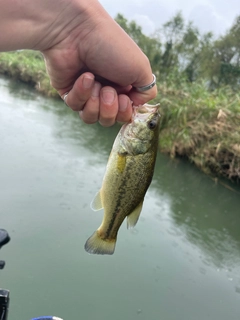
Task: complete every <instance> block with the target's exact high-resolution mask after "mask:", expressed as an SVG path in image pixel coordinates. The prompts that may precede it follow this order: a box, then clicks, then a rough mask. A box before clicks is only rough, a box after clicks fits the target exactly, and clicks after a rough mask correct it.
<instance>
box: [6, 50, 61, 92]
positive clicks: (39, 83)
mask: <svg viewBox="0 0 240 320" xmlns="http://www.w3.org/2000/svg"><path fill="white" fill-rule="evenodd" d="M0 73H2V74H6V75H8V76H10V77H12V78H15V79H18V80H21V81H23V82H25V83H28V84H29V85H31V86H33V87H35V89H36V90H37V91H39V92H41V93H43V94H44V95H47V96H49V97H58V93H57V92H56V90H54V89H53V88H52V87H51V85H50V81H49V78H48V75H47V72H46V69H45V63H44V60H43V56H42V55H41V53H40V52H37V51H30V50H21V51H14V52H3V53H0Z"/></svg>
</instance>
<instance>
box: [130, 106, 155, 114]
mask: <svg viewBox="0 0 240 320" xmlns="http://www.w3.org/2000/svg"><path fill="white" fill-rule="evenodd" d="M159 106H160V103H157V104H148V103H145V104H140V105H139V106H134V107H133V108H134V113H141V114H144V113H155V112H156V111H158V109H159Z"/></svg>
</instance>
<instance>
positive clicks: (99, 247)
mask: <svg viewBox="0 0 240 320" xmlns="http://www.w3.org/2000/svg"><path fill="white" fill-rule="evenodd" d="M115 245H116V239H115V240H107V239H106V240H103V239H101V238H100V237H99V235H98V232H97V231H95V232H94V233H93V235H92V236H91V237H90V238H88V240H87V241H86V243H85V246H84V248H85V250H86V251H87V252H88V253H92V254H113V253H114V250H115Z"/></svg>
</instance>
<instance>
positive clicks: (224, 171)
mask: <svg viewBox="0 0 240 320" xmlns="http://www.w3.org/2000/svg"><path fill="white" fill-rule="evenodd" d="M0 73H3V74H6V75H8V76H11V77H13V78H16V79H18V80H21V81H23V82H26V83H28V84H29V85H31V86H34V87H35V88H36V90H37V91H39V92H41V93H43V94H44V95H47V96H52V97H58V98H59V96H58V94H57V92H56V91H55V90H54V89H53V88H52V87H51V85H50V82H49V78H48V76H47V73H46V70H45V64H44V61H43V57H42V55H41V54H40V53H39V52H35V51H16V52H8V53H0ZM169 79H170V81H169V82H168V83H165V82H162V83H160V84H159V95H158V97H157V98H156V99H155V100H156V102H160V104H161V114H162V120H161V131H160V138H159V139H160V149H161V151H162V152H164V153H168V154H169V155H170V156H171V157H175V156H183V157H187V158H188V159H190V161H192V162H194V163H195V164H196V165H197V166H198V167H199V168H201V170H203V171H204V172H205V173H207V174H212V175H217V176H223V177H227V178H228V179H231V180H234V181H238V182H239V181H240V95H239V94H238V93H235V92H234V91H233V90H232V89H231V88H229V87H224V88H221V89H218V90H215V91H213V92H210V91H208V90H207V88H206V86H205V84H204V83H203V82H202V83H196V82H195V83H191V84H190V83H188V82H187V81H185V80H184V79H181V78H177V77H171V78H170V77H169Z"/></svg>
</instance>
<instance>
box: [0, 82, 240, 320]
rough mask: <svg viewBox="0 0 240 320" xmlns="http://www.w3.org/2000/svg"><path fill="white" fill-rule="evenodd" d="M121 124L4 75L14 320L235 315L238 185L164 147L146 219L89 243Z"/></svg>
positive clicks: (1, 163)
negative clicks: (104, 252) (109, 124)
mask: <svg viewBox="0 0 240 320" xmlns="http://www.w3.org/2000/svg"><path fill="white" fill-rule="evenodd" d="M118 129H119V127H113V128H102V127H101V126H100V125H92V126H89V125H84V124H82V123H81V122H80V120H79V119H78V117H77V116H76V115H75V114H74V113H73V112H71V111H70V110H68V109H67V108H66V107H65V106H64V105H63V103H62V102H61V101H55V100H51V99H46V98H44V97H42V96H39V95H36V94H35V93H34V92H33V91H31V90H29V88H28V87H26V86H22V85H19V84H16V83H14V82H12V81H9V80H6V79H3V78H1V79H0V141H1V143H0V191H1V192H0V217H1V220H0V227H2V228H6V229H7V230H8V232H9V233H10V236H11V242H10V243H9V244H8V245H7V246H5V247H3V248H2V249H1V251H0V258H1V259H5V260H6V267H5V269H4V270H3V271H0V287H3V288H8V289H10V291H11V304H10V314H9V319H12V320H15V319H16V320H29V319H30V318H32V317H34V316H39V315H46V314H52V315H56V316H59V317H62V318H63V319H64V320H73V319H83V320H91V319H98V320H110V319H111V320H112V319H114V320H125V319H128V320H140V319H144V320H158V319H162V320H207V319H209V320H230V319H231V320H239V319H240V188H239V187H238V188H237V187H235V189H236V191H237V192H233V191H231V190H229V189H227V188H225V187H224V186H223V185H221V184H215V182H214V181H213V180H211V179H210V178H209V177H207V176H205V175H204V174H202V173H201V172H199V171H198V170H197V169H196V168H195V167H193V166H191V165H190V164H189V163H187V162H183V161H179V160H176V161H170V160H169V158H168V157H165V156H163V155H159V156H158V159H157V164H156V170H155V176H154V180H153V183H152V185H151V187H150V189H149V191H148V193H147V196H146V198H145V202H144V207H143V211H142V214H141V218H140V220H139V222H138V224H137V226H136V228H135V229H133V230H132V231H129V230H127V229H126V225H125V224H123V226H122V228H121V230H120V232H119V237H118V242H117V246H116V251H115V254H114V255H113V256H93V255H89V254H87V253H86V252H85V251H84V248H83V246H84V243H85V241H86V239H87V238H88V237H89V235H91V234H92V232H93V231H94V230H95V229H96V228H97V227H98V226H99V224H100V222H101V219H102V212H93V211H91V209H90V207H89V203H90V202H91V200H92V198H93V196H94V195H95V193H96V192H97V190H98V189H99V187H100V186H101V181H102V177H103V174H104V170H105V165H106V162H107V158H108V154H109V151H110V149H111V145H112V142H113V139H114V138H115V135H116V133H117V132H118Z"/></svg>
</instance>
